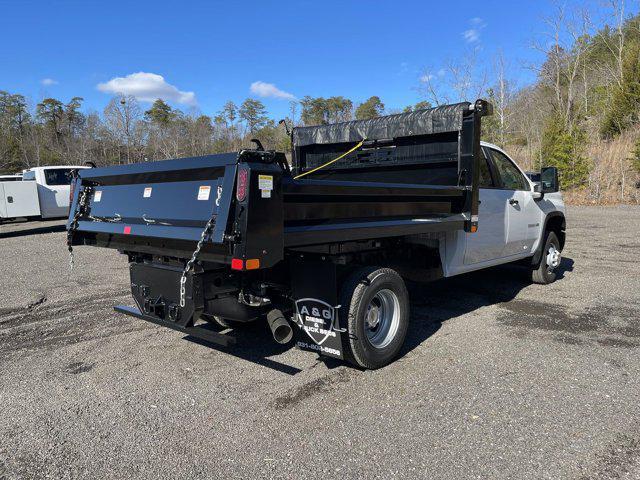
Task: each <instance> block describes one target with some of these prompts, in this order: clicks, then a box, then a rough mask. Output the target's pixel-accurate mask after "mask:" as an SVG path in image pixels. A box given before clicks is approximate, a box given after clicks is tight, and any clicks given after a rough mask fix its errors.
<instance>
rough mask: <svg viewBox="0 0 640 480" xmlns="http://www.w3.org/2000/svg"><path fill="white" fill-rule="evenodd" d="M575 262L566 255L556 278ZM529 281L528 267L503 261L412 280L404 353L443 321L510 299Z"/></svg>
mask: <svg viewBox="0 0 640 480" xmlns="http://www.w3.org/2000/svg"><path fill="white" fill-rule="evenodd" d="M573 264H574V261H573V260H572V259H571V258H566V257H565V258H563V259H562V263H561V264H560V267H559V269H558V272H557V274H558V275H557V279H558V280H561V279H562V278H564V274H565V273H566V272H571V271H573ZM529 285H531V280H530V278H529V270H528V269H527V268H524V267H521V266H518V265H501V266H498V267H493V268H488V269H485V270H480V271H477V272H471V273H467V274H463V275H460V276H456V277H451V278H444V279H441V280H437V281H435V282H431V283H422V284H421V283H410V284H409V285H408V288H409V295H410V297H411V308H412V313H411V325H410V326H409V331H408V332H407V340H406V341H405V345H404V347H403V350H402V352H401V356H404V355H406V354H407V353H409V352H410V351H412V350H413V349H415V348H416V347H418V346H419V345H420V344H422V343H423V342H425V341H426V340H427V339H428V338H429V337H431V336H432V335H433V334H434V333H436V332H437V331H438V330H439V329H440V327H441V326H442V323H443V322H446V321H447V320H449V319H452V318H456V317H459V316H462V315H465V314H467V313H470V312H473V311H474V310H477V309H479V308H482V307H485V306H489V305H496V304H499V303H505V302H509V301H511V300H513V299H514V298H515V297H516V296H517V295H518V293H519V292H520V290H522V289H523V288H525V287H527V286H529Z"/></svg>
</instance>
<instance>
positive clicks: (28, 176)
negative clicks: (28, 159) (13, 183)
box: [22, 171, 36, 181]
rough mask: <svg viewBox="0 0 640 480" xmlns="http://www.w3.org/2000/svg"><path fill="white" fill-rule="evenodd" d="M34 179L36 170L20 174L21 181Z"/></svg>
mask: <svg viewBox="0 0 640 480" xmlns="http://www.w3.org/2000/svg"><path fill="white" fill-rule="evenodd" d="M35 179H36V172H33V171H31V172H24V174H23V175H22V181H28V180H35Z"/></svg>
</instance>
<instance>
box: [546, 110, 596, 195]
mask: <svg viewBox="0 0 640 480" xmlns="http://www.w3.org/2000/svg"><path fill="white" fill-rule="evenodd" d="M585 142H586V135H585V133H584V131H583V130H582V129H580V128H579V127H573V128H571V129H567V128H566V127H565V125H564V121H563V119H562V118H561V117H560V115H557V114H556V115H554V116H553V117H551V119H550V120H549V121H548V123H547V126H546V128H545V130H544V134H543V138H542V152H541V156H542V158H543V161H544V163H545V165H546V166H549V167H557V168H558V171H559V173H560V182H561V184H562V186H563V188H573V187H581V186H583V185H584V184H585V183H586V181H587V178H588V176H589V167H590V165H589V160H588V159H587V158H586V157H585V156H584V145H585Z"/></svg>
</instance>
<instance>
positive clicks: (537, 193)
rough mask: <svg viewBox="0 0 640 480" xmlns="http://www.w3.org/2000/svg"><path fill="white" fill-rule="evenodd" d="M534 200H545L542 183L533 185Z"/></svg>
mask: <svg viewBox="0 0 640 480" xmlns="http://www.w3.org/2000/svg"><path fill="white" fill-rule="evenodd" d="M531 195H532V196H533V199H534V200H540V199H542V198H544V192H543V191H542V185H541V184H540V182H537V183H534V184H533V192H532V194H531Z"/></svg>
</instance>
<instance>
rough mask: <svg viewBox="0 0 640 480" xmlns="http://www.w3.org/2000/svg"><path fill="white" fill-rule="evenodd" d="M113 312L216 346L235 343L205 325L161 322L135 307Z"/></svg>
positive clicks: (119, 308)
mask: <svg viewBox="0 0 640 480" xmlns="http://www.w3.org/2000/svg"><path fill="white" fill-rule="evenodd" d="M114 310H115V311H116V312H118V313H124V314H126V315H130V316H132V317H135V318H139V319H141V320H145V321H147V322H151V323H155V324H156V325H160V326H162V327H167V328H171V329H172V330H177V331H178V332H182V333H184V334H186V335H191V336H192V337H197V338H200V339H202V340H205V341H207V342H210V343H215V344H216V345H222V346H225V347H227V346H230V345H234V344H235V343H236V339H235V338H234V337H232V336H230V335H228V334H224V333H220V332H216V331H214V330H212V329H210V328H207V327H208V326H207V325H198V326H186V327H185V326H182V325H180V324H179V323H176V322H172V321H169V320H163V319H161V318H158V317H156V316H153V315H146V314H144V313H142V312H141V311H140V309H138V308H137V307H126V306H123V305H119V306H117V307H114Z"/></svg>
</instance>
